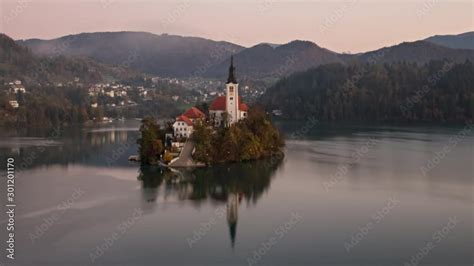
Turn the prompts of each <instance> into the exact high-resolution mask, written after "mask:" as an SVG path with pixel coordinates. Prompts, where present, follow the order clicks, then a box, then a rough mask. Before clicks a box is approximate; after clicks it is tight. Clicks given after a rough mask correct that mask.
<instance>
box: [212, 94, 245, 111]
mask: <svg viewBox="0 0 474 266" xmlns="http://www.w3.org/2000/svg"><path fill="white" fill-rule="evenodd" d="M225 106H226V98H225V96H218V97H217V98H215V99H214V101H213V102H212V103H211V106H210V107H209V110H215V111H219V110H220V111H224V110H225ZM248 109H249V108H248V106H247V105H246V104H245V103H242V99H241V98H240V97H239V110H240V111H245V112H247V111H248Z"/></svg>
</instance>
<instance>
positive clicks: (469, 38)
mask: <svg viewBox="0 0 474 266" xmlns="http://www.w3.org/2000/svg"><path fill="white" fill-rule="evenodd" d="M425 41H427V42H431V43H435V44H438V45H442V46H446V47H449V48H453V49H474V31H471V32H466V33H463V34H458V35H436V36H432V37H429V38H427V39H425Z"/></svg>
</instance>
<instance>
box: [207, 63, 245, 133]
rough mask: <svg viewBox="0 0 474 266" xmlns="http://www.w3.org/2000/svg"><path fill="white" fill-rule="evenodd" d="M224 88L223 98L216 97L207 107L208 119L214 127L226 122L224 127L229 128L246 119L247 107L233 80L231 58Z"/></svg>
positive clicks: (233, 70)
mask: <svg viewBox="0 0 474 266" xmlns="http://www.w3.org/2000/svg"><path fill="white" fill-rule="evenodd" d="M225 87H226V88H225V96H218V97H217V98H216V99H214V101H213V102H212V103H211V105H210V107H209V116H210V117H209V119H210V121H213V122H214V126H216V127H218V126H221V125H222V124H223V123H224V122H225V121H224V120H227V123H226V125H225V126H230V125H232V124H233V123H235V122H237V121H239V120H241V119H244V118H246V117H247V112H248V106H247V105H246V104H245V103H243V102H242V99H241V98H240V96H239V83H237V80H236V78H235V67H234V57H233V56H232V57H231V59H230V67H229V76H228V77H227V83H226V85H225Z"/></svg>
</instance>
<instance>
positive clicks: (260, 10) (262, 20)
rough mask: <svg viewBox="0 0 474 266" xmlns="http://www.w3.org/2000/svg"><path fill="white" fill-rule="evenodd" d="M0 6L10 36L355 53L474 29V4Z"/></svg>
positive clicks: (246, 0)
mask: <svg viewBox="0 0 474 266" xmlns="http://www.w3.org/2000/svg"><path fill="white" fill-rule="evenodd" d="M0 5H1V6H0V11H1V15H2V20H1V22H0V31H1V32H4V33H6V34H8V35H9V36H11V37H13V38H15V39H25V38H41V39H51V38H56V37H60V36H63V35H67V34H74V33H80V32H97V31H147V32H152V33H157V34H160V33H170V34H177V35H186V36H199V37H204V38H209V39H214V40H227V41H231V42H234V43H237V44H241V45H244V46H252V45H255V44H257V43H261V42H270V43H286V42H288V41H291V40H294V39H302V40H310V41H313V42H315V43H317V44H318V45H320V46H322V47H325V48H328V49H330V50H333V51H337V52H349V51H350V52H352V53H355V52H363V51H368V50H373V49H377V48H380V47H383V46H388V45H393V44H397V43H400V42H402V41H414V40H419V39H424V38H426V37H429V36H431V35H436V34H458V33H462V32H467V31H473V30H474V26H473V25H474V20H473V1H472V0H462V1H457V0H399V1H389V0H348V1H337V0H332V1H329V0H323V1H321V0H320V1H316V0H315V1H297V0H293V1H292V0H285V1H277V0H239V1H231V0H219V1H218V0H214V1H213V0H183V1H171V0H167V1H163V0H155V1H151V0H141V1H140V0H138V1H133V0H1V4H0Z"/></svg>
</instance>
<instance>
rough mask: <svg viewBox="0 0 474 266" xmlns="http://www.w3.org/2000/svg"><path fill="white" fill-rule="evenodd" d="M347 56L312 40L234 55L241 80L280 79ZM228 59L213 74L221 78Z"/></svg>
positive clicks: (265, 47) (267, 46)
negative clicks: (242, 78) (320, 45)
mask: <svg viewBox="0 0 474 266" xmlns="http://www.w3.org/2000/svg"><path fill="white" fill-rule="evenodd" d="M345 58H347V56H345V55H341V54H338V53H335V52H332V51H330V50H327V49H324V48H321V47H319V46H318V45H316V44H314V43H312V42H309V41H299V40H298V41H292V42H290V43H287V44H283V45H279V46H273V45H269V44H259V45H256V46H253V47H251V48H248V49H244V50H242V51H241V52H240V53H237V54H236V55H235V56H234V60H235V65H236V66H241V67H238V69H237V72H238V75H239V77H253V78H257V77H276V78H279V77H281V76H283V75H287V74H290V73H293V72H296V71H302V70H305V69H308V68H311V67H315V66H319V65H322V64H328V63H336V62H341V63H342V62H344V60H345ZM229 61H230V60H229V59H227V60H224V61H223V62H221V63H220V64H217V65H215V66H213V67H212V69H211V70H210V71H209V73H210V74H211V75H214V76H219V77H222V76H224V75H225V73H226V71H227V68H228V66H229Z"/></svg>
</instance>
